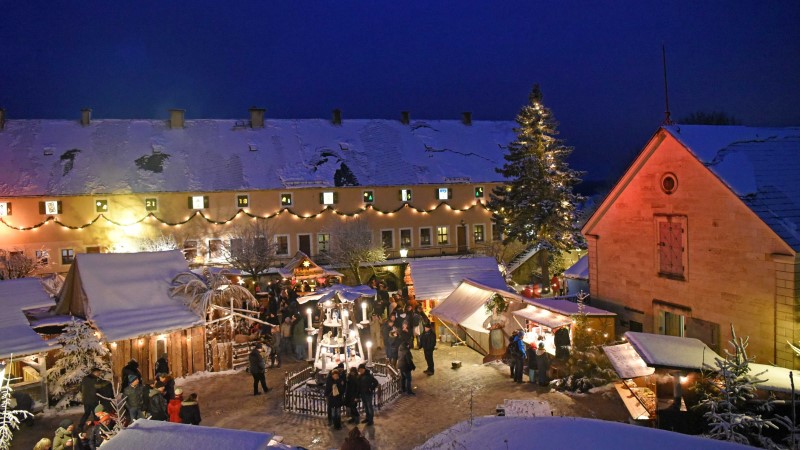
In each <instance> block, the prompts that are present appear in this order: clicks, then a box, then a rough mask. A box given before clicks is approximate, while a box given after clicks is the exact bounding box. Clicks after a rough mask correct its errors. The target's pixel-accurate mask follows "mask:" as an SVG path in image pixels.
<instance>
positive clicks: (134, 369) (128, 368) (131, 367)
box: [120, 358, 142, 391]
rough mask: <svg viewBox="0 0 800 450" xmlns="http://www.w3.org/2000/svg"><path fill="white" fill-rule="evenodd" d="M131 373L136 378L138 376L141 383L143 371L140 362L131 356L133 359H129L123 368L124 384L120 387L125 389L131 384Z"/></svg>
mask: <svg viewBox="0 0 800 450" xmlns="http://www.w3.org/2000/svg"><path fill="white" fill-rule="evenodd" d="M131 375H134V376H135V377H136V378H138V379H139V383H140V384H141V382H142V372H140V371H139V363H138V362H137V361H136V359H135V358H131V360H130V361H128V364H125V367H123V368H122V376H121V377H120V381H121V383H122V386H120V389H122V390H123V391H124V390H125V388H126V387H128V385H129V384H130V381H129V380H130V377H131Z"/></svg>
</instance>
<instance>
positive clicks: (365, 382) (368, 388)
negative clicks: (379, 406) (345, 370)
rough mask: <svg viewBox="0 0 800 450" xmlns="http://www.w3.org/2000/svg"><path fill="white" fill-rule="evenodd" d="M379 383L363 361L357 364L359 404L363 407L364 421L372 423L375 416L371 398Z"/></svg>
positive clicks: (368, 423)
mask: <svg viewBox="0 0 800 450" xmlns="http://www.w3.org/2000/svg"><path fill="white" fill-rule="evenodd" d="M379 384H380V383H378V380H377V379H376V378H375V376H373V375H372V373H371V372H370V371H369V369H367V365H366V364H364V363H361V364H359V366H358V393H359V395H360V396H361V405H362V406H363V407H364V414H366V416H367V417H366V419H365V420H364V423H366V424H367V425H372V424H373V422H372V420H373V418H374V417H375V406H374V405H373V404H372V398H373V396H374V395H375V389H378V386H379Z"/></svg>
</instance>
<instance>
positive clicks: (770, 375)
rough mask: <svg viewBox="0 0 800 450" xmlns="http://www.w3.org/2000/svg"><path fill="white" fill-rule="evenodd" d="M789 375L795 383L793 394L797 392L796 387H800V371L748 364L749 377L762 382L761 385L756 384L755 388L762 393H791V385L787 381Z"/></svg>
mask: <svg viewBox="0 0 800 450" xmlns="http://www.w3.org/2000/svg"><path fill="white" fill-rule="evenodd" d="M790 373H791V374H792V378H793V379H794V382H795V392H797V389H798V387H800V371H797V370H791V369H787V368H785V367H776V366H770V365H767V364H757V363H750V376H752V377H755V378H756V379H758V380H764V382H763V383H758V384H756V388H758V389H761V390H764V391H775V392H783V393H787V394H790V393H791V392H792V385H791V382H790V380H789V374H790Z"/></svg>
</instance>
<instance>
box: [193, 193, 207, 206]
mask: <svg viewBox="0 0 800 450" xmlns="http://www.w3.org/2000/svg"><path fill="white" fill-rule="evenodd" d="M204 208H208V196H207V195H193V196H191V197H189V209H204Z"/></svg>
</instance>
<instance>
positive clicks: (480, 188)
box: [475, 186, 483, 198]
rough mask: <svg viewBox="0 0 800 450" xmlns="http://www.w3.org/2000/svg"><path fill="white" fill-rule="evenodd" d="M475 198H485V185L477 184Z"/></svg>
mask: <svg viewBox="0 0 800 450" xmlns="http://www.w3.org/2000/svg"><path fill="white" fill-rule="evenodd" d="M475 198H483V186H475Z"/></svg>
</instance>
